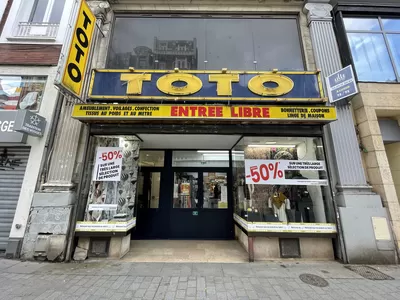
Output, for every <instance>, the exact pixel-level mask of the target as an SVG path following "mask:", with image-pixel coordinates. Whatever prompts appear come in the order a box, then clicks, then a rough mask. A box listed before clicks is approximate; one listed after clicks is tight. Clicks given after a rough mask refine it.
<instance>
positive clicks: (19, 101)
mask: <svg viewBox="0 0 400 300" xmlns="http://www.w3.org/2000/svg"><path fill="white" fill-rule="evenodd" d="M46 79H47V78H46V77H44V76H15V75H12V76H5V75H2V76H0V110H15V109H29V110H32V111H38V110H39V108H40V103H41V101H42V98H43V92H44V89H45V85H46Z"/></svg>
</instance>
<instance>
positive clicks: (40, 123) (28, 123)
mask: <svg viewBox="0 0 400 300" xmlns="http://www.w3.org/2000/svg"><path fill="white" fill-rule="evenodd" d="M45 129H46V119H45V118H44V117H42V116H40V115H38V114H35V113H33V112H31V111H29V110H25V109H19V110H17V115H16V116H15V125H14V130H15V131H18V132H22V133H26V134H28V135H31V136H37V137H42V136H43V135H44V130H45Z"/></svg>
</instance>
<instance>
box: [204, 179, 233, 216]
mask: <svg viewBox="0 0 400 300" xmlns="http://www.w3.org/2000/svg"><path fill="white" fill-rule="evenodd" d="M203 208H228V182H227V175H226V173H218V172H217V173H215V172H205V173H203Z"/></svg>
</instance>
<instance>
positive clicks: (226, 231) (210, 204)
mask: <svg viewBox="0 0 400 300" xmlns="http://www.w3.org/2000/svg"><path fill="white" fill-rule="evenodd" d="M158 152H159V151H158ZM188 152H193V151H188ZM225 152H226V157H227V158H229V151H225ZM146 153H147V154H146V155H150V154H148V153H151V151H146ZM164 153H165V154H164V155H165V163H168V162H171V161H172V160H171V159H169V158H171V156H173V151H171V150H165V151H164ZM194 153H197V151H194ZM228 162H229V159H228ZM231 182H232V179H231V172H230V168H229V167H225V168H224V167H173V166H172V164H168V165H166V166H164V167H141V168H140V171H139V174H138V184H137V225H136V231H135V233H134V234H133V237H134V238H137V239H232V238H233V218H232V215H233V208H232V203H231V202H232V201H231V197H230V195H229V193H228V191H229V190H230V189H229V187H230V186H231Z"/></svg>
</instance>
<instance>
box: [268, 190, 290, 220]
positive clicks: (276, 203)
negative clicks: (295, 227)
mask: <svg viewBox="0 0 400 300" xmlns="http://www.w3.org/2000/svg"><path fill="white" fill-rule="evenodd" d="M274 190H275V191H274V193H273V194H272V195H271V197H269V199H268V207H269V208H270V209H271V210H272V212H273V214H274V215H275V216H276V217H278V219H279V221H280V222H285V223H287V222H288V214H287V211H288V210H290V200H289V199H288V198H287V197H286V195H285V194H284V193H283V192H284V188H283V187H279V186H277V187H276V188H275V189H274Z"/></svg>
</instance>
